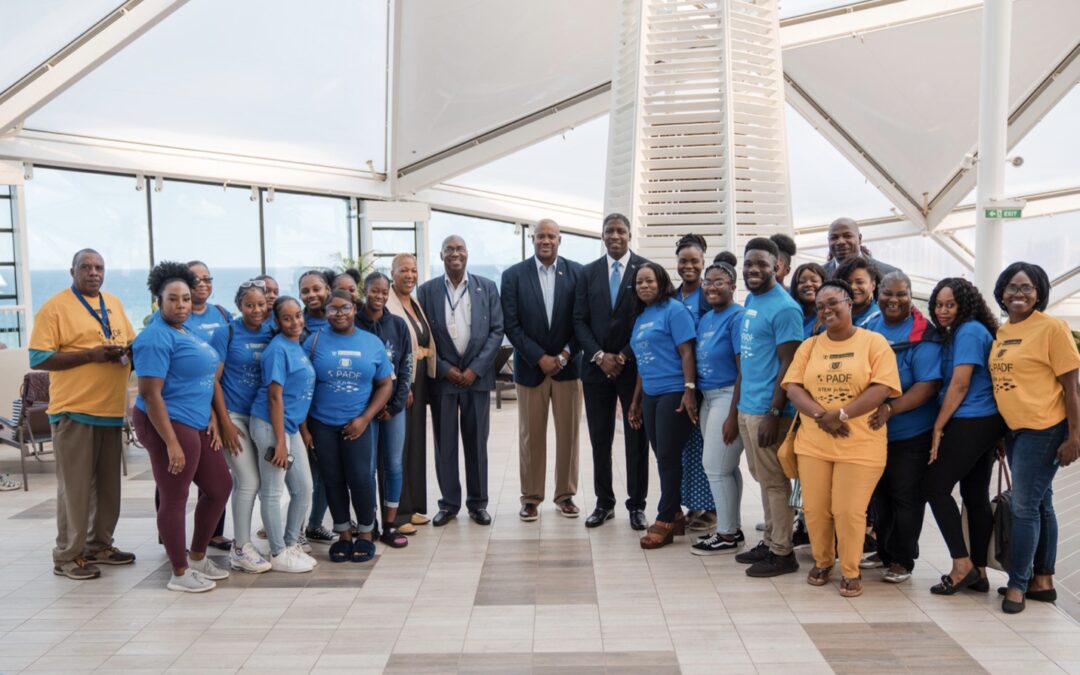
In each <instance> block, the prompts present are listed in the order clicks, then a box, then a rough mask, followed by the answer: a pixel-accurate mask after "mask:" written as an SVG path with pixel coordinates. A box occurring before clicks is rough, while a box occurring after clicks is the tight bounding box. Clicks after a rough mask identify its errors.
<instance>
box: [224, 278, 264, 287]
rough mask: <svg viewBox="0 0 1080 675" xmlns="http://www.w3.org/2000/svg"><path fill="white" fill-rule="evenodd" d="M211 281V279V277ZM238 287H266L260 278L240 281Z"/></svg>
mask: <svg viewBox="0 0 1080 675" xmlns="http://www.w3.org/2000/svg"><path fill="white" fill-rule="evenodd" d="M211 281H213V280H212V279H211ZM240 288H266V282H265V281H263V280H262V279H249V280H248V281H242V282H240Z"/></svg>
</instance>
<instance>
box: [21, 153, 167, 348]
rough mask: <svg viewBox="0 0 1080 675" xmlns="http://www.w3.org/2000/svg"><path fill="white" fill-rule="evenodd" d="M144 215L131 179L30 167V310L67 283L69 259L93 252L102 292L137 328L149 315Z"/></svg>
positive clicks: (147, 238)
mask: <svg viewBox="0 0 1080 675" xmlns="http://www.w3.org/2000/svg"><path fill="white" fill-rule="evenodd" d="M146 213H147V211H146V194H145V193H144V192H138V191H136V190H135V178H134V177H133V176H106V175H103V174H94V173H83V172H79V171H60V170H57V169H42V168H36V169H34V179H33V180H28V181H26V220H27V228H26V231H27V236H28V245H29V249H30V260H29V264H30V284H31V290H32V292H33V300H34V307H33V311H35V312H36V311H37V310H38V309H39V308H40V307H41V305H42V304H43V303H44V302H45V301H46V300H48V299H49V298H50V297H51V296H52V295H53V294H55V293H57V292H58V291H61V290H63V289H65V288H67V287H68V286H70V285H71V274H70V273H69V270H70V269H71V256H72V255H74V253H75V252H76V251H78V250H79V249H82V248H94V249H97V250H98V251H100V252H101V255H102V257H104V258H105V286H104V288H105V290H106V291H108V292H109V293H112V294H113V295H115V296H117V297H118V298H119V299H120V301H121V302H122V303H124V309H125V310H126V311H127V314H128V318H129V319H130V320H131V323H132V324H133V325H134V326H135V327H136V328H138V327H139V326H142V323H143V319H144V318H145V317H146V316H148V315H149V313H150V294H149V292H148V291H147V290H146V275H147V273H148V272H149V271H150V236H149V232H148V228H147V222H146ZM9 281H10V280H9Z"/></svg>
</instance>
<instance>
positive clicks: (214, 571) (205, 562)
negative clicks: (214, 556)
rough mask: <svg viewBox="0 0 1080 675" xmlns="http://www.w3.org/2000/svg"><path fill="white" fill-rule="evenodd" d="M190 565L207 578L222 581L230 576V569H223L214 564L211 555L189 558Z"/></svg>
mask: <svg viewBox="0 0 1080 675" xmlns="http://www.w3.org/2000/svg"><path fill="white" fill-rule="evenodd" d="M188 567H189V568H191V569H193V570H195V571H196V572H198V573H199V574H201V575H203V576H204V577H206V578H207V579H212V580H214V581H220V580H222V579H228V578H229V570H223V569H221V568H220V567H218V566H217V565H215V564H214V561H213V560H211V559H210V556H207V557H205V558H203V559H202V560H188Z"/></svg>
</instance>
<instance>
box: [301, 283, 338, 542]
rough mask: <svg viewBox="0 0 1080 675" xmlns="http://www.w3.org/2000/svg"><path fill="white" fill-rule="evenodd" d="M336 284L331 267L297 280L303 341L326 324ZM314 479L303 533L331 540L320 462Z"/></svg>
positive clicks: (315, 467)
mask: <svg viewBox="0 0 1080 675" xmlns="http://www.w3.org/2000/svg"><path fill="white" fill-rule="evenodd" d="M333 285H334V273H333V272H331V271H330V270H319V269H312V270H308V271H306V272H304V273H303V274H301V275H300V279H298V280H297V286H298V287H299V289H300V301H301V302H302V303H304V333H303V335H302V336H301V337H300V342H303V341H304V340H306V339H307V338H308V336H309V335H312V334H314V333H318V332H319V331H320V330H322V329H323V328H326V326H327V320H326V303H327V302H329V301H330V292H331V288H332V287H333ZM311 480H312V483H313V485H314V487H313V488H312V491H311V515H309V516H308V522H307V528H306V529H305V530H304V534H305V535H306V536H307V538H308V539H310V540H311V541H317V542H319V543H322V544H329V543H330V542H332V541H333V540H334V537H333V535H332V534H330V535H329V536H327V535H328V534H329V533H328V532H327V531H326V528H324V527H323V520H324V519H325V518H326V508H327V505H326V486H325V485H323V482H322V476H321V475H320V474H319V465H318V463H312V465H311Z"/></svg>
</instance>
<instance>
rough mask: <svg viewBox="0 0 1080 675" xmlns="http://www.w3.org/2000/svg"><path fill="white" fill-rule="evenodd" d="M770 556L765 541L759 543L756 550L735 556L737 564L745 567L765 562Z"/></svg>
mask: <svg viewBox="0 0 1080 675" xmlns="http://www.w3.org/2000/svg"><path fill="white" fill-rule="evenodd" d="M769 555H770V553H769V547H768V546H766V545H765V542H764V541H759V542H758V543H757V546H755V547H754V548H752V549H750V550H747V551H743V552H742V553H740V554H739V555H737V556H735V562H737V563H742V564H743V565H753V564H754V563H758V562H761V561H762V560H765V559H766V558H767V557H769Z"/></svg>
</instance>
